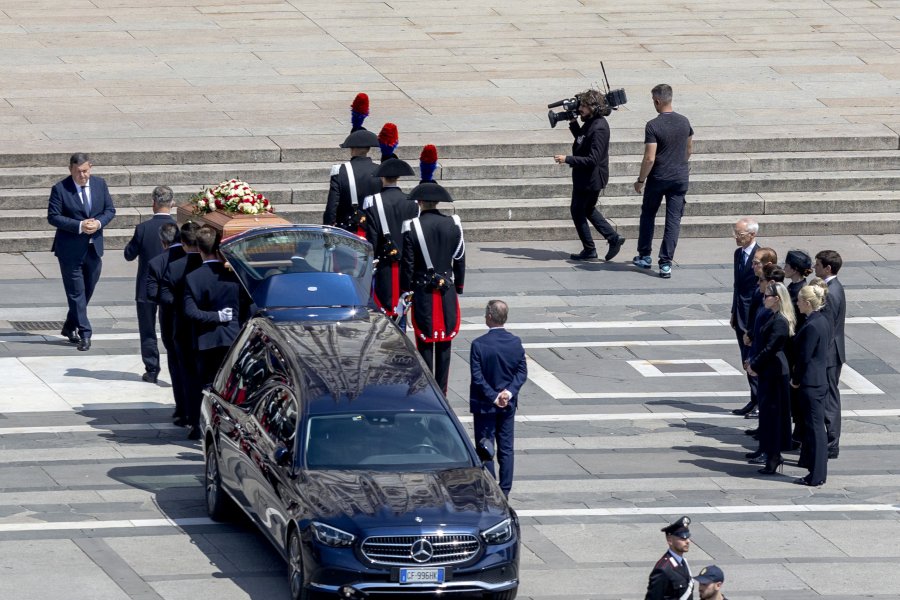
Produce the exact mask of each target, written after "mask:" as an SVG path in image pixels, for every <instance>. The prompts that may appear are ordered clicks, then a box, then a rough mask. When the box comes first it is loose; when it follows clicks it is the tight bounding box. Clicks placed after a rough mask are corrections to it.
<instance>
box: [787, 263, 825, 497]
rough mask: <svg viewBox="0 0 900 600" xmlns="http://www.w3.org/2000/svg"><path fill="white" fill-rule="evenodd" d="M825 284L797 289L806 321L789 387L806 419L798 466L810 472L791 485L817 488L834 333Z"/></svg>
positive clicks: (813, 283) (820, 481)
mask: <svg viewBox="0 0 900 600" xmlns="http://www.w3.org/2000/svg"><path fill="white" fill-rule="evenodd" d="M827 295H828V285H827V284H826V283H825V282H824V281H822V280H821V279H813V280H812V281H811V282H810V283H809V285H807V286H806V287H804V288H803V289H801V290H800V294H799V299H798V304H799V306H800V312H802V313H803V314H804V315H806V322H805V323H804V324H803V327H802V328H801V329H800V331H799V332H798V333H797V338H796V340H795V348H796V352H797V363H796V364H795V365H794V372H793V373H792V374H791V387H793V388H794V389H797V390H799V392H800V397H801V399H802V402H803V412H804V415H805V416H806V422H805V424H804V430H805V433H806V437H805V438H804V440H803V442H802V443H803V446H802V447H801V448H800V460H799V461H798V463H797V464H798V465H799V466H801V467H805V468H807V469H809V475H807V476H806V477H802V478H800V479H797V480H796V481H795V482H794V483H799V484H801V485H809V486H819V485H822V484H823V483H825V478H826V477H827V475H828V435H827V433H826V431H825V401H826V396H827V395H828V358H829V355H830V353H831V351H832V345H833V343H834V342H833V338H834V334H833V332H832V327H831V319H829V318H828V315H825V314H822V308H823V307H824V306H825V303H826V296H827Z"/></svg>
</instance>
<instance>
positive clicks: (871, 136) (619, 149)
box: [0, 125, 900, 167]
mask: <svg viewBox="0 0 900 600" xmlns="http://www.w3.org/2000/svg"><path fill="white" fill-rule="evenodd" d="M808 129H809V128H805V129H803V130H801V131H798V132H792V131H789V130H787V129H781V130H779V129H777V128H765V127H758V128H747V129H746V130H744V131H743V132H738V131H735V129H734V128H733V127H717V128H698V129H697V135H695V140H694V149H695V151H696V152H698V153H719V152H748V151H758V152H766V151H769V152H784V151H798V150H801V149H809V150H810V151H816V150H896V149H898V148H900V135H898V134H897V132H894V131H892V130H890V129H888V128H887V127H885V126H883V125H882V126H862V125H859V126H834V127H830V126H819V127H818V131H813V132H811V133H810V132H809V131H808ZM757 132H758V133H757ZM753 133H756V134H757V135H744V137H742V134H753ZM463 135H465V134H463ZM612 135H613V141H612V142H611V148H610V150H611V152H612V153H613V154H639V153H640V152H641V151H642V148H643V143H642V139H641V138H642V132H641V131H638V130H636V129H624V130H623V129H619V130H617V129H615V128H614V129H613V131H612ZM483 136H490V139H484V141H479V139H478V138H479V137H483ZM704 136H706V137H704ZM717 136H718V137H717ZM470 137H471V138H472V141H466V142H457V141H442V140H441V134H433V135H429V136H424V135H418V134H409V135H407V136H405V137H404V144H403V146H401V147H400V149H399V151H398V154H399V155H400V156H401V157H407V158H410V159H413V158H415V157H417V156H418V153H419V151H420V149H421V145H422V144H424V143H434V144H436V145H437V146H438V152H439V155H440V156H441V157H442V158H466V157H468V158H471V157H475V156H479V157H486V158H488V157H497V156H507V157H524V156H549V155H553V154H558V153H561V152H565V151H566V148H568V147H570V146H571V139H569V138H568V132H562V131H555V132H551V131H549V130H547V131H522V132H475V133H473V134H471V136H470ZM620 137H622V138H625V137H627V138H630V139H618V138H620ZM310 139H311V138H310V136H271V137H264V136H259V137H251V136H246V137H206V138H134V139H129V140H87V141H84V142H74V141H54V142H48V143H41V142H33V143H23V144H18V146H17V150H16V151H12V152H10V151H7V152H3V153H0V167H16V166H23V167H24V166H48V167H50V166H60V165H62V166H65V165H66V164H67V161H68V157H69V155H70V154H71V153H72V152H75V151H84V152H89V153H91V155H92V157H93V160H94V162H95V163H97V164H117V165H126V164H127V165H139V164H156V165H169V164H205V163H223V162H224V163H228V162H291V161H296V160H298V159H297V157H300V156H307V157H315V160H327V161H335V160H341V159H342V158H344V157H346V155H347V153H346V151H345V150H341V149H340V148H338V144H339V143H340V142H341V141H342V140H341V139H339V138H338V137H332V136H328V138H327V139H328V140H331V141H330V142H326V140H325V136H316V140H315V141H316V143H319V142H321V145H318V146H317V145H312V144H311V143H310ZM445 139H446V138H445ZM332 143H333V145H332Z"/></svg>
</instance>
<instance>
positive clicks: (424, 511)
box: [201, 225, 519, 600]
mask: <svg viewBox="0 0 900 600" xmlns="http://www.w3.org/2000/svg"><path fill="white" fill-rule="evenodd" d="M222 252H223V254H224V255H225V256H226V258H227V260H228V261H229V263H230V264H231V265H232V268H233V269H234V271H235V273H236V274H237V275H238V277H239V278H240V279H241V281H242V283H243V284H244V285H245V287H246V288H247V290H248V292H249V293H250V294H251V296H252V297H253V299H254V302H255V303H256V305H257V307H259V308H260V312H259V313H258V314H257V316H255V317H254V318H253V319H251V320H250V321H249V322H248V323H247V324H246V326H245V327H244V328H243V330H242V332H241V334H240V336H239V337H238V339H237V340H236V341H235V343H234V345H233V346H232V348H231V350H230V352H229V354H228V356H227V358H226V359H225V361H224V362H223V364H222V367H221V369H220V370H219V373H218V375H217V377H216V380H215V381H214V383H213V384H212V386H210V387H209V388H208V389H207V390H206V391H205V392H204V399H203V409H202V417H201V426H202V428H203V432H204V435H203V450H204V455H205V460H206V469H205V480H206V501H207V509H208V511H209V514H210V516H211V517H212V518H214V519H222V518H224V517H225V516H226V514H227V512H228V509H229V508H230V506H231V505H237V506H238V507H240V508H241V509H242V510H243V511H244V512H245V513H246V514H247V515H248V516H249V517H250V518H251V519H252V520H253V521H254V523H255V524H256V525H257V526H258V527H259V529H260V530H261V531H262V532H263V534H264V535H265V536H266V537H268V539H269V540H270V541H271V542H272V543H273V544H274V546H275V547H276V548H277V549H278V550H279V552H281V554H282V555H283V556H284V558H285V560H286V561H287V562H288V572H289V581H290V589H291V597H292V598H294V599H300V598H310V597H317V596H325V597H335V596H336V597H343V598H365V597H398V596H406V595H411V596H416V595H418V596H420V597H421V596H432V595H440V596H467V597H483V598H493V599H497V600H500V599H503V600H511V599H513V598H515V596H516V591H517V587H518V578H519V575H518V569H519V524H518V520H517V518H516V514H515V512H514V511H513V510H512V509H511V508H510V507H509V505H508V504H507V502H506V499H505V498H504V496H503V493H502V492H501V491H500V489H499V487H498V486H497V484H496V482H495V481H494V479H493V478H492V477H491V476H490V474H489V473H488V472H487V471H486V470H485V469H484V468H483V463H482V460H483V459H485V458H487V457H488V456H489V454H486V453H487V452H489V451H488V450H487V449H486V448H480V449H479V450H478V451H476V449H475V448H474V447H473V445H472V443H471V442H470V440H469V438H468V436H467V435H466V432H465V429H464V428H463V426H462V425H461V424H460V422H459V421H458V419H457V418H456V416H455V415H454V413H453V411H452V410H451V409H450V407H449V405H448V404H447V402H446V400H445V399H444V397H443V395H442V393H441V391H440V389H439V388H438V387H437V385H436V384H435V382H434V380H433V379H432V377H431V375H430V373H429V372H428V370H427V368H426V367H425V365H424V364H423V363H422V361H421V360H420V358H419V355H418V353H417V352H416V350H415V347H414V345H413V344H412V343H411V342H410V340H409V339H408V338H407V337H406V336H405V335H404V334H403V333H402V332H401V331H400V329H398V328H397V327H396V326H395V325H394V323H393V322H391V321H390V320H389V319H388V318H387V317H386V316H385V315H384V314H382V313H380V312H378V311H376V310H374V309H373V308H371V307H370V306H369V300H368V299H369V290H370V286H371V278H372V249H371V246H370V245H369V244H368V243H367V242H366V241H365V240H362V239H360V238H358V237H357V236H354V235H352V234H349V233H346V232H344V231H342V230H339V229H334V228H331V227H326V226H301V225H298V226H286V227H273V228H266V229H256V230H250V231H248V232H245V233H243V234H240V235H238V236H235V237H234V238H231V239H229V240H226V241H225V242H223V244H222Z"/></svg>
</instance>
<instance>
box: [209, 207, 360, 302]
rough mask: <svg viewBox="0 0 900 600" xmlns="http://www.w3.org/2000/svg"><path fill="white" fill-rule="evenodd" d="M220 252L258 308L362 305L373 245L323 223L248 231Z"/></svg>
mask: <svg viewBox="0 0 900 600" xmlns="http://www.w3.org/2000/svg"><path fill="white" fill-rule="evenodd" d="M220 250H221V252H222V254H223V255H224V256H225V259H226V260H227V261H228V263H229V264H230V265H231V268H232V269H233V270H234V272H235V274H236V275H237V276H238V278H239V279H240V280H241V283H243V285H244V287H245V288H246V289H247V292H249V294H250V296H251V297H252V298H253V302H254V303H255V304H256V306H257V307H258V308H259V309H262V310H265V309H273V308H308V307H364V306H367V305H368V304H369V294H370V291H371V287H372V269H373V261H372V245H371V244H369V242H367V241H366V240H364V239H362V238H360V237H359V236H356V235H353V234H352V233H348V232H346V231H344V230H343V229H338V228H336V227H329V226H326V225H285V226H278V227H260V228H256V229H250V230H247V231H245V232H243V233H240V234H238V235H236V236H233V237H230V238H228V239H226V240H224V241H223V242H222V244H221V247H220Z"/></svg>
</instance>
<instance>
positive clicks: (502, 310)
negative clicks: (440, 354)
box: [469, 300, 528, 497]
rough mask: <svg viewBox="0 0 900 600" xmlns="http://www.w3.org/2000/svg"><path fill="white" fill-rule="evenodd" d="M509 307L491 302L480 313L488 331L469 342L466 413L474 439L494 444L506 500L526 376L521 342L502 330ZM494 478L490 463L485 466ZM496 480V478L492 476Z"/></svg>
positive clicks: (526, 368) (526, 371) (509, 488)
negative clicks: (469, 372)
mask: <svg viewBox="0 0 900 600" xmlns="http://www.w3.org/2000/svg"><path fill="white" fill-rule="evenodd" d="M508 316H509V307H508V306H507V305H506V302H503V301H502V300H491V301H490V302H488V304H487V308H486V309H485V313H484V321H485V323H486V324H487V326H488V328H489V330H488V332H487V333H486V334H484V335H483V336H481V337H479V338H478V339H476V340H475V341H473V342H472V349H471V353H470V358H469V367H470V371H471V374H472V381H471V383H470V384H469V412H471V413H472V414H473V415H474V419H475V439H476V440H477V441H481V440H483V439H485V438H487V439H489V440H491V441H492V442H495V445H496V447H497V463H498V464H499V467H500V479H499V482H500V489H501V490H503V493H504V494H506V496H507V497H509V491H510V490H511V489H512V480H513V439H514V424H515V420H516V406H517V405H518V403H519V390H520V389H521V388H522V386H523V385H524V384H525V379H526V378H527V377H528V365H527V364H526V361H525V349H524V348H523V347H522V340H520V339H519V338H518V337H516V336H515V335H513V334H511V333H510V332H509V331H507V330H506V328H505V327H504V325H506V319H507V317H508ZM488 469H489V470H490V471H491V474H492V475H494V463H493V462H491V463H489V464H488ZM494 476H495V477H496V475H494Z"/></svg>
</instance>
